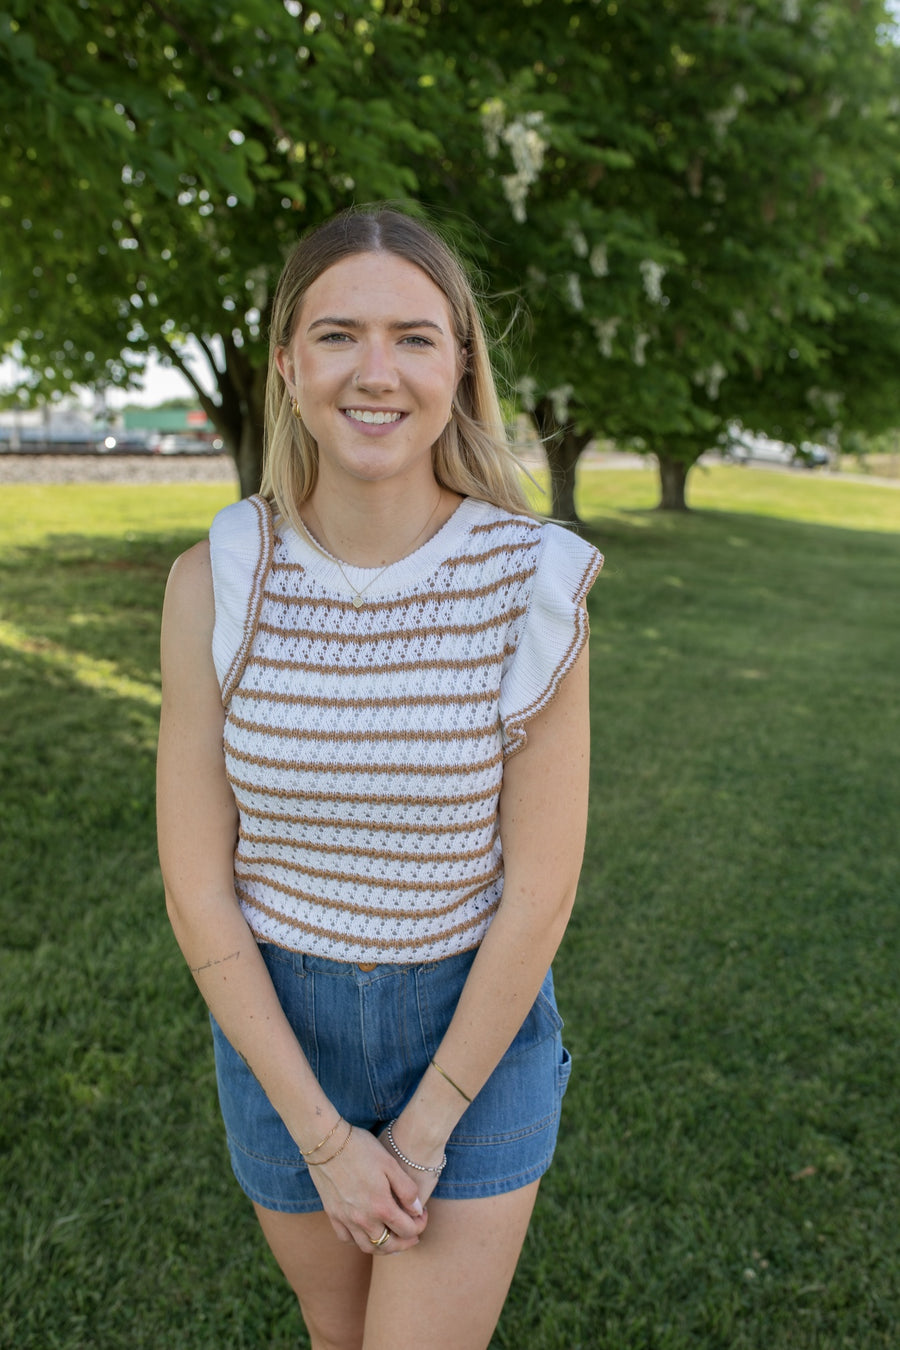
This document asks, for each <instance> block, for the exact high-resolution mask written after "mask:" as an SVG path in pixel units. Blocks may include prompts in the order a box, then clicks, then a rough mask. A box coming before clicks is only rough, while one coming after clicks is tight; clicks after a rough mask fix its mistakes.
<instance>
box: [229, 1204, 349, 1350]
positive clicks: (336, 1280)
mask: <svg viewBox="0 0 900 1350" xmlns="http://www.w3.org/2000/svg"><path fill="white" fill-rule="evenodd" d="M253 1208H254V1209H255V1210H256V1217H257V1218H258V1219H259V1223H260V1227H261V1228H262V1230H263V1233H264V1234H265V1238H266V1241H267V1242H268V1244H269V1246H270V1247H271V1249H272V1254H273V1255H274V1257H275V1260H276V1261H277V1262H278V1264H279V1266H280V1267H281V1269H282V1271H283V1272H284V1275H285V1278H286V1279H287V1281H288V1283H289V1284H290V1286H291V1288H292V1289H293V1291H294V1293H295V1294H296V1296H297V1299H298V1301H299V1303H300V1310H301V1312H302V1313H303V1320H304V1322H305V1323H306V1329H307V1331H308V1332H309V1335H310V1340H311V1342H312V1346H313V1350H360V1347H361V1346H362V1343H363V1328H364V1325H365V1319H366V1300H367V1298H368V1293H369V1278H370V1275H371V1272H372V1266H373V1260H372V1257H371V1256H367V1255H366V1253H365V1252H361V1251H360V1250H359V1248H358V1247H357V1245H356V1243H355V1242H341V1241H340V1240H339V1239H338V1237H337V1235H336V1234H335V1231H334V1229H333V1228H332V1226H331V1221H330V1220H329V1219H328V1217H327V1216H326V1215H325V1214H324V1213H322V1212H319V1213H315V1214H282V1213H278V1212H276V1211H275V1210H271V1209H263V1207H262V1206H261V1205H257V1204H254V1206H253Z"/></svg>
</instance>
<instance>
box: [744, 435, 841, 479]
mask: <svg viewBox="0 0 900 1350" xmlns="http://www.w3.org/2000/svg"><path fill="white" fill-rule="evenodd" d="M722 454H723V456H724V458H725V459H730V460H731V461H732V462H733V463H735V464H749V463H751V462H756V461H758V462H759V463H762V464H785V465H788V466H794V467H798V468H806V469H816V468H821V466H822V465H823V464H827V463H828V460H829V456H828V451H827V450H826V448H825V446H824V445H816V444H815V443H814V442H813V441H802V442H801V443H800V445H789V444H788V442H787V441H776V440H774V439H773V438H772V437H771V436H761V435H757V434H755V433H754V432H750V431H744V430H743V428H740V429H737V430H734V431H732V432H731V433H730V434H729V437H728V440H727V442H726V444H725V447H724V449H723V451H722Z"/></svg>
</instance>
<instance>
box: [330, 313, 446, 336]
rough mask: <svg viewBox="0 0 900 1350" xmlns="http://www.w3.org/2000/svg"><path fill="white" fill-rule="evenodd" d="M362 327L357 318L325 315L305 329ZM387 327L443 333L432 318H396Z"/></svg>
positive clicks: (398, 329) (403, 330)
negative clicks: (425, 329)
mask: <svg viewBox="0 0 900 1350" xmlns="http://www.w3.org/2000/svg"><path fill="white" fill-rule="evenodd" d="M364 327H365V324H363V323H362V322H361V321H360V320H359V319H342V318H340V317H339V316H334V315H326V316H325V317H324V318H322V319H314V320H313V322H312V323H311V324H310V325H309V327H308V328H307V330H306V331H307V332H308V333H311V332H312V330H313V329H314V328H351V329H355V330H357V331H358V330H359V329H361V328H364ZM388 327H389V328H392V329H394V330H395V331H396V332H402V333H405V332H407V331H408V330H409V329H411V328H433V329H435V331H436V332H438V333H441V334H443V332H444V330H443V328H442V327H441V325H440V324H439V323H435V322H434V320H433V319H396V320H395V321H394V322H393V323H391V324H389V325H388Z"/></svg>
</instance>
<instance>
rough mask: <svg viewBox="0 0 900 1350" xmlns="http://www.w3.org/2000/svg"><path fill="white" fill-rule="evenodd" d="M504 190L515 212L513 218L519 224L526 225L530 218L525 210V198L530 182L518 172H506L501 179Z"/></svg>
mask: <svg viewBox="0 0 900 1350" xmlns="http://www.w3.org/2000/svg"><path fill="white" fill-rule="evenodd" d="M500 182H501V184H502V186H503V191H504V193H505V194H506V200H507V201H508V202H509V205H510V208H511V210H512V214H513V220H514V221H516V223H517V224H518V225H524V224H525V221H526V220H527V219H528V215H527V213H526V211H525V198H526V197H527V196H528V184H527V183H525V182H523V181H522V179H521V178H520V177H519V175H518V174H517V173H511V174H506V175H505V177H503V178H501V179H500Z"/></svg>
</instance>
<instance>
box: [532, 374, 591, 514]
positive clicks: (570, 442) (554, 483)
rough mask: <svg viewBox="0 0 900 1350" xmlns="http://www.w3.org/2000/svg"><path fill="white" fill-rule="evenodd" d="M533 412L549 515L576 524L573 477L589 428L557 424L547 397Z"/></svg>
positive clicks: (586, 440) (588, 436) (585, 443)
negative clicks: (547, 472) (544, 461)
mask: <svg viewBox="0 0 900 1350" xmlns="http://www.w3.org/2000/svg"><path fill="white" fill-rule="evenodd" d="M534 415H535V420H536V421H537V425H538V431H539V433H540V436H541V440H542V441H543V443H544V450H545V452H546V455H547V464H548V467H549V469H550V493H551V507H550V512H551V515H552V516H553V519H554V520H559V521H562V522H563V523H565V524H567V525H576V526H577V525H580V524H581V523H582V522H581V520H580V518H579V515H578V512H577V510H576V508H575V479H576V472H577V468H578V460H579V459H580V457H581V452H582V451H583V450H584V448H585V446H586V445H587V444H588V443H589V441H590V440H591V435H590V432H578V431H575V430H574V429H573V428H572V427H571V426H565V427H563V426H560V424H559V423H558V422H557V420H556V416H555V414H554V412H553V405H552V404H551V402H550V400H549V399H541V401H540V402H539V403H538V404H537V406H536V408H535V410H534Z"/></svg>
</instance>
